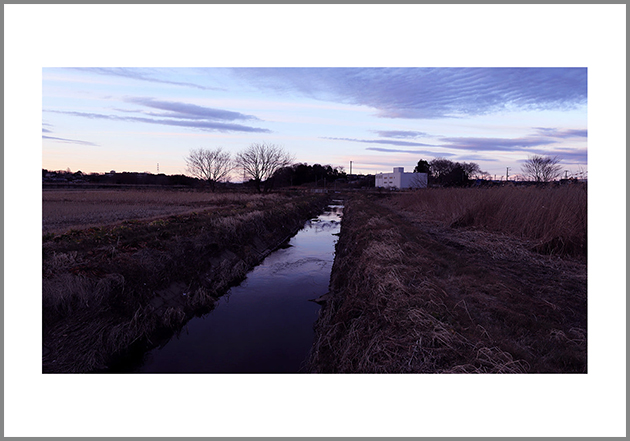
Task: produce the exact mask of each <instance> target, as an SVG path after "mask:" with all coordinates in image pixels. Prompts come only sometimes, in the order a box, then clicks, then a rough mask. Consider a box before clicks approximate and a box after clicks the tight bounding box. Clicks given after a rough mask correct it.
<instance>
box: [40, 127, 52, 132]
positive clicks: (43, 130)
mask: <svg viewBox="0 0 630 441" xmlns="http://www.w3.org/2000/svg"><path fill="white" fill-rule="evenodd" d="M42 133H53V131H52V130H48V129H43V128H42Z"/></svg>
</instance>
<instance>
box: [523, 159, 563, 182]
mask: <svg viewBox="0 0 630 441" xmlns="http://www.w3.org/2000/svg"><path fill="white" fill-rule="evenodd" d="M521 171H522V172H523V174H525V175H526V176H527V177H529V179H531V180H533V181H536V182H549V181H553V180H554V179H556V178H558V177H559V176H560V175H561V174H562V166H561V165H560V159H558V157H557V156H554V157H553V158H552V157H551V156H539V155H533V156H530V157H529V158H528V159H527V161H525V164H523V166H522V167H521Z"/></svg>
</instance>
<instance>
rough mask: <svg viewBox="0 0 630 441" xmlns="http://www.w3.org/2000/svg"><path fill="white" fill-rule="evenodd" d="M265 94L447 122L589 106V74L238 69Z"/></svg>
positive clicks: (545, 70) (561, 71)
mask: <svg viewBox="0 0 630 441" xmlns="http://www.w3.org/2000/svg"><path fill="white" fill-rule="evenodd" d="M236 73H237V75H239V77H241V78H246V79H247V80H248V81H250V82H251V83H253V84H254V85H256V86H258V87H260V88H271V89H274V90H276V91H280V92H292V93H295V92H297V93H300V94H302V95H304V96H308V97H311V98H316V99H320V100H327V101H337V102H343V103H346V104H356V105H363V106H369V107H372V108H374V109H376V110H377V115H378V116H381V117H387V118H443V117H459V116H470V115H483V114H489V113H494V112H499V111H509V110H544V109H571V108H576V107H577V106H580V105H584V104H586V101H587V83H586V79H587V78H586V76H587V70H586V68H435V69H434V68H366V69H356V68H278V69H269V68H262V69H236Z"/></svg>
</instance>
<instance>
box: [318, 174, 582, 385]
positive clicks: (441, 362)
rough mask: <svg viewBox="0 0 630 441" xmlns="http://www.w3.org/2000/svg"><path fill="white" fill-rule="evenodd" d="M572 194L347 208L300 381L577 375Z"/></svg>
mask: <svg viewBox="0 0 630 441" xmlns="http://www.w3.org/2000/svg"><path fill="white" fill-rule="evenodd" d="M586 208H587V198H586V188H585V187H584V186H581V185H579V186H578V185H575V186H567V187H564V188H563V187H560V188H556V187H548V188H510V187H505V188H489V189H475V188H462V189H426V190H419V191H410V192H399V193H392V194H385V193H380V194H379V193H378V192H373V193H371V194H363V195H355V196H354V197H352V198H350V199H348V200H347V201H346V208H345V210H344V220H343V223H342V227H341V233H340V238H339V242H338V243H337V249H336V256H335V263H334V266H333V270H332V275H331V283H330V293H329V294H328V295H327V298H326V299H325V304H324V307H323V309H322V311H321V314H320V317H319V319H318V321H317V323H316V342H315V345H314V347H313V350H312V353H311V358H310V370H311V371H312V372H361V373H569V372H572V373H585V372H587V265H586V257H587V216H586V212H587V210H586Z"/></svg>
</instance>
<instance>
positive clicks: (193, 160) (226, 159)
mask: <svg viewBox="0 0 630 441" xmlns="http://www.w3.org/2000/svg"><path fill="white" fill-rule="evenodd" d="M186 166H187V170H188V173H189V174H191V175H192V176H194V177H196V178H199V179H202V180H204V181H207V182H208V183H209V184H210V188H211V189H212V191H214V190H215V187H216V183H217V182H221V181H223V180H225V179H226V178H227V176H228V175H229V173H230V172H231V171H232V169H233V168H234V166H233V164H232V159H231V157H230V153H229V152H224V151H223V150H222V149H221V147H219V148H217V149H214V150H206V149H202V148H200V149H196V150H195V149H192V150H190V153H189V154H188V157H187V158H186Z"/></svg>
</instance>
